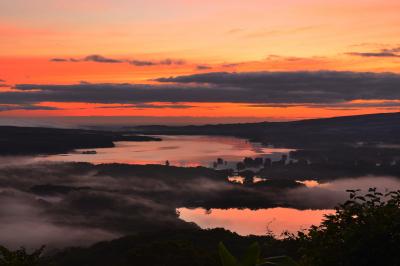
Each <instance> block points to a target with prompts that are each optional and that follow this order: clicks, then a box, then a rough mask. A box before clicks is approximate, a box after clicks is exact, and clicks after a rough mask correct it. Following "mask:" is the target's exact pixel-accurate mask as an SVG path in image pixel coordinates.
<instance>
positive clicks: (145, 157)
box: [37, 136, 291, 167]
mask: <svg viewBox="0 0 400 266" xmlns="http://www.w3.org/2000/svg"><path fill="white" fill-rule="evenodd" d="M157 137H160V138H162V139H163V141H149V142H125V141H124V142H116V143H115V145H116V146H115V147H113V148H101V149H93V151H96V154H83V153H84V152H85V151H87V150H76V151H75V152H71V153H68V154H61V155H51V156H41V157H40V158H38V159H37V160H47V161H66V162H89V163H94V164H100V163H124V164H165V162H166V161H167V160H168V161H169V162H170V164H171V165H175V166H206V167H210V166H212V164H213V162H214V161H216V159H217V158H222V159H224V160H225V161H227V162H228V164H227V165H226V167H234V166H235V164H236V162H238V161H241V160H243V158H244V157H269V158H271V159H273V160H279V159H280V158H281V156H282V155H283V154H288V153H289V152H290V151H291V149H278V148H272V147H263V146H262V145H261V144H260V143H252V142H249V141H247V140H244V139H239V138H234V137H218V136H157Z"/></svg>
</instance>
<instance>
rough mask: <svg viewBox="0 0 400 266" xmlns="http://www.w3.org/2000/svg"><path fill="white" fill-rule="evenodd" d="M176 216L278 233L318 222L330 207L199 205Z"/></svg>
mask: <svg viewBox="0 0 400 266" xmlns="http://www.w3.org/2000/svg"><path fill="white" fill-rule="evenodd" d="M178 211H179V213H180V218H181V219H183V220H185V221H188V222H194V223H196V224H198V225H199V226H200V227H202V228H218V227H222V228H225V229H228V230H231V231H233V232H236V233H238V234H240V235H250V234H253V235H265V234H266V233H267V232H268V231H272V232H273V233H274V234H275V235H277V236H278V237H279V236H280V235H281V233H282V232H285V231H289V232H292V233H294V232H297V231H299V230H305V229H308V228H309V227H310V226H311V225H319V224H320V223H321V221H322V220H323V218H324V215H326V214H332V213H334V211H333V210H297V209H292V208H270V209H261V210H250V209H227V210H222V209H212V211H211V213H209V212H206V211H205V210H204V209H202V208H197V209H188V208H180V209H178Z"/></svg>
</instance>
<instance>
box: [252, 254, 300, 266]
mask: <svg viewBox="0 0 400 266" xmlns="http://www.w3.org/2000/svg"><path fill="white" fill-rule="evenodd" d="M259 265H260V266H261V265H276V266H299V264H297V262H295V261H294V260H293V259H291V258H290V257H287V256H279V257H271V258H266V259H264V260H263V261H262V263H261V264H259Z"/></svg>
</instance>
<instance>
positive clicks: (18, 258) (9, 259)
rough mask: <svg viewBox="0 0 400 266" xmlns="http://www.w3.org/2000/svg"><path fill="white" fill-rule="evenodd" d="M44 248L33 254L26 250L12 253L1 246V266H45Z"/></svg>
mask: <svg viewBox="0 0 400 266" xmlns="http://www.w3.org/2000/svg"><path fill="white" fill-rule="evenodd" d="M43 251H44V246H42V247H41V248H39V249H37V250H35V251H34V252H33V253H31V254H29V253H27V251H26V249H25V248H20V249H18V250H15V251H10V250H8V249H7V248H5V247H3V246H0V265H1V266H44V265H49V264H46V262H45V260H44V259H43V258H42V253H43Z"/></svg>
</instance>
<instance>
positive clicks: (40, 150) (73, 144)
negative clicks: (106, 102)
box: [0, 126, 160, 155]
mask: <svg viewBox="0 0 400 266" xmlns="http://www.w3.org/2000/svg"><path fill="white" fill-rule="evenodd" d="M149 140H160V139H156V138H152V137H148V136H137V135H132V134H124V133H118V132H106V131H95V130H80V129H57V128H39V127H13V126H0V154H1V155H30V154H56V153H66V152H69V151H71V150H74V149H93V148H108V147H114V141H149Z"/></svg>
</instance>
